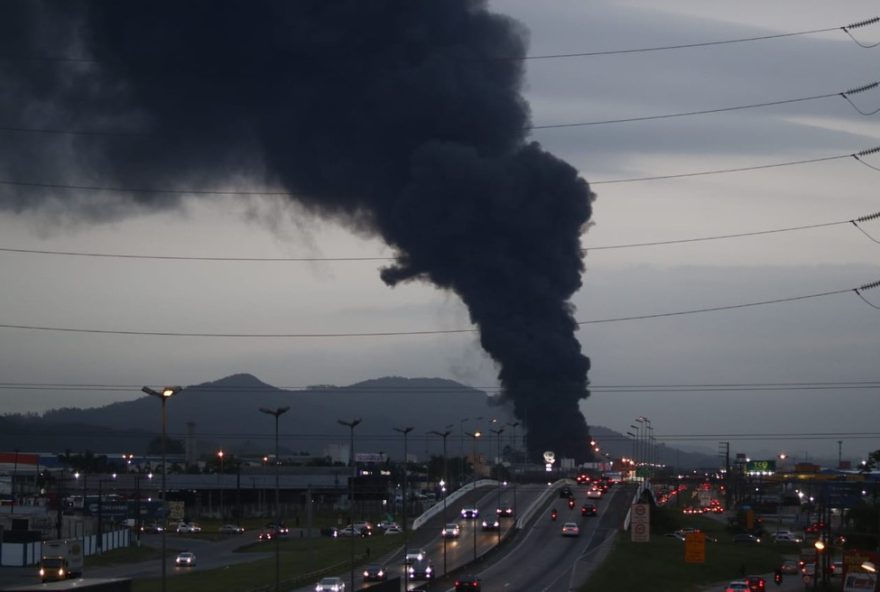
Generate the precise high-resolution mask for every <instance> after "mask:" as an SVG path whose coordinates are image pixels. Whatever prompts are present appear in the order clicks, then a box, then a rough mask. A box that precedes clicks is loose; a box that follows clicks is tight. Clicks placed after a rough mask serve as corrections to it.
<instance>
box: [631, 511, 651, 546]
mask: <svg viewBox="0 0 880 592" xmlns="http://www.w3.org/2000/svg"><path fill="white" fill-rule="evenodd" d="M630 540H632V542H634V543H648V542H650V541H651V507H650V506H649V505H648V504H633V505H632V507H631V508H630Z"/></svg>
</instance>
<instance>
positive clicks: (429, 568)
mask: <svg viewBox="0 0 880 592" xmlns="http://www.w3.org/2000/svg"><path fill="white" fill-rule="evenodd" d="M425 573H431V566H430V565H429V566H428V567H426V568H425Z"/></svg>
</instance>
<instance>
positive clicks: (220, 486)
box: [217, 449, 226, 523]
mask: <svg viewBox="0 0 880 592" xmlns="http://www.w3.org/2000/svg"><path fill="white" fill-rule="evenodd" d="M223 456H224V452H223V450H222V449H221V450H218V451H217V458H218V459H220V472H219V473H217V489H219V490H220V522H221V523H222V522H223V519H224V517H225V516H226V513H225V512H224V511H223V510H224V509H225V508H224V507H223V482H222V479H223Z"/></svg>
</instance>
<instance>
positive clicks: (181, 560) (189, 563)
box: [174, 551, 196, 567]
mask: <svg viewBox="0 0 880 592" xmlns="http://www.w3.org/2000/svg"><path fill="white" fill-rule="evenodd" d="M195 564H196V556H195V554H194V553H190V552H189V551H184V552H183V553H178V554H177V557H176V558H175V559H174V565H177V566H178V567H194V566H195Z"/></svg>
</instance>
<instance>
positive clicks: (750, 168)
mask: <svg viewBox="0 0 880 592" xmlns="http://www.w3.org/2000/svg"><path fill="white" fill-rule="evenodd" d="M877 152H880V146H878V147H874V148H869V149H866V150H861V151H859V152H852V153H849V154H838V155H836V156H824V157H820V158H811V159H806V160H793V161H787V162H777V163H771V164H763V165H754V166H748V167H738V168H730V169H715V170H710V171H697V172H691V173H677V174H672V175H657V176H651V177H631V178H623V179H607V180H605V181H592V182H590V184H591V185H609V184H612V183H634V182H639V181H657V180H662V179H677V178H682V177H697V176H704V175H719V174H724V173H738V172H743V171H756V170H760V169H771V168H778V167H787V166H794V165H802V164H812V163H818V162H827V161H831V160H840V159H844V158H854V159H856V160H857V161H858V162H860V163H862V164H866V166H871V165H869V164H867V163H865V162H864V161H862V160H861V158H860V157H863V156H867V155H870V154H875V153H877ZM872 168H873V167H872ZM0 185H8V186H14V187H25V188H38V189H62V190H75V191H95V192H118V193H155V194H175V195H223V196H251V197H253V196H276V197H278V196H280V197H290V198H296V194H294V193H290V192H289V191H274V190H257V191H237V190H222V189H194V188H189V189H168V188H156V187H113V186H102V185H72V184H66V183H37V182H32V181H18V180H12V179H0Z"/></svg>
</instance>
